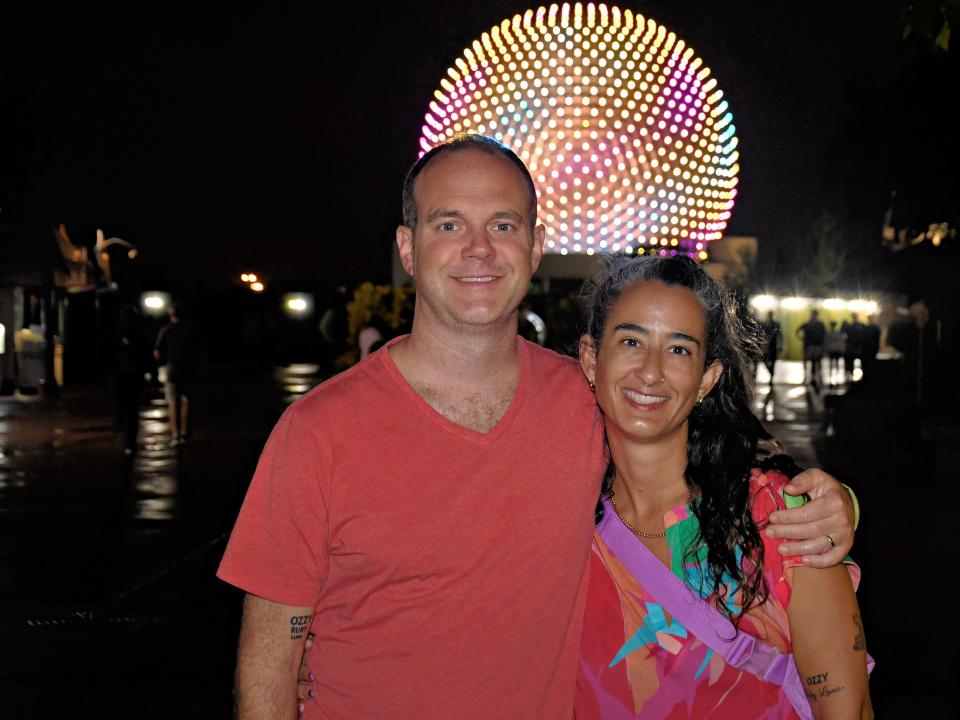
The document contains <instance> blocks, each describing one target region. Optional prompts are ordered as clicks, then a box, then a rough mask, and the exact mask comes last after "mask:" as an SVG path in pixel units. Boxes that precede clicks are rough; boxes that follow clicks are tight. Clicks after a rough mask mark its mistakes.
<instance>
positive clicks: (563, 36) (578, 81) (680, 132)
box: [420, 3, 739, 259]
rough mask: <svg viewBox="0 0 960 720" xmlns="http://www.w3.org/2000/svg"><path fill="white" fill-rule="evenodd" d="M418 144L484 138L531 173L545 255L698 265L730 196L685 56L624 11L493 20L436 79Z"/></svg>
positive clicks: (713, 119) (733, 184) (695, 74)
mask: <svg viewBox="0 0 960 720" xmlns="http://www.w3.org/2000/svg"><path fill="white" fill-rule="evenodd" d="M447 75H448V77H445V78H443V79H442V80H441V81H440V88H439V89H438V90H436V92H435V93H434V96H435V100H434V101H432V102H431V103H430V108H429V112H428V113H427V115H426V117H425V124H424V126H423V136H422V137H421V139H420V146H421V148H422V150H423V152H426V151H427V150H429V149H430V148H432V147H433V146H434V145H437V144H439V143H442V142H445V141H447V140H450V139H452V138H454V137H456V136H458V135H461V134H465V133H479V134H483V135H489V136H492V137H495V138H496V139H497V140H499V141H501V142H502V143H504V144H505V145H508V146H509V147H511V148H512V149H513V150H514V151H515V152H516V153H517V154H518V155H519V156H520V157H521V158H523V160H524V162H526V163H527V166H528V167H529V168H530V172H531V174H532V175H533V179H534V181H535V183H536V185H537V189H538V196H539V201H540V219H541V221H542V222H543V223H544V224H545V225H546V227H547V243H546V244H547V248H546V249H547V250H548V251H550V252H559V253H563V254H566V253H588V254H592V253H595V252H613V253H617V252H626V253H632V252H637V253H649V252H658V253H661V254H668V253H670V254H676V253H677V252H683V253H686V254H688V255H690V256H692V257H696V258H699V259H706V257H707V247H708V244H709V243H710V241H712V240H717V239H719V238H720V237H721V235H722V234H723V230H724V229H725V228H726V226H727V222H728V220H729V218H730V212H731V210H732V208H733V203H734V198H735V197H736V195H737V189H736V188H737V174H738V172H739V165H738V164H737V159H738V157H739V153H738V152H737V149H736V148H737V138H736V136H735V134H734V133H735V128H734V126H733V116H732V115H731V114H730V112H729V111H728V109H727V103H726V101H725V100H723V93H722V92H721V91H720V90H719V89H718V88H717V82H716V80H714V79H713V78H711V77H710V70H709V69H708V68H706V67H704V65H703V63H702V61H701V60H700V59H699V58H697V57H696V56H695V55H694V53H693V50H692V49H691V48H689V47H687V46H686V45H685V44H684V42H683V40H680V39H679V38H677V36H676V35H675V34H674V33H672V32H669V31H668V30H667V29H666V28H664V27H663V26H662V25H658V24H657V23H656V22H654V21H653V20H650V19H645V18H643V17H642V16H641V15H638V14H636V13H633V12H631V11H630V10H620V9H619V8H616V7H607V6H606V5H593V4H592V3H591V4H586V5H584V4H581V3H577V4H574V5H570V4H563V5H551V6H550V7H549V8H543V7H541V8H540V9H538V10H536V11H533V10H528V11H527V12H526V13H524V14H523V15H522V16H521V15H517V16H515V17H514V18H513V19H512V20H511V19H507V20H504V21H503V22H502V23H500V24H499V25H497V26H495V27H493V28H492V29H491V30H490V32H487V33H484V34H483V35H482V36H481V38H480V39H479V40H476V41H474V42H473V44H472V46H471V47H469V48H467V49H466V50H464V51H463V55H462V56H461V57H459V58H457V60H456V61H455V63H454V66H453V67H451V68H450V69H449V70H448V71H447Z"/></svg>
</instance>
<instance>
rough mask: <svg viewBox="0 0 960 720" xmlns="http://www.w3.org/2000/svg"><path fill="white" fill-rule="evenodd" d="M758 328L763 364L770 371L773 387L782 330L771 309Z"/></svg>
mask: <svg viewBox="0 0 960 720" xmlns="http://www.w3.org/2000/svg"><path fill="white" fill-rule="evenodd" d="M760 330H761V332H762V333H763V364H764V365H765V366H766V368H767V372H769V373H770V387H773V372H774V370H775V369H776V367H777V358H778V357H780V350H781V348H782V347H783V332H782V330H781V328H780V323H779V322H777V320H776V318H774V316H773V310H770V311H769V312H768V313H767V319H766V320H764V321H763V322H762V323H760Z"/></svg>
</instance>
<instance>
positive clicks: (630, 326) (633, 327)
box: [613, 323, 700, 347]
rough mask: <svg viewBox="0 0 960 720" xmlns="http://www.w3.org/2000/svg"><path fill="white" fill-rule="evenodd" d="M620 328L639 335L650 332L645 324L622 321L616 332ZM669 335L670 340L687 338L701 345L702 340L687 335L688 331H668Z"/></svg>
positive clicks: (615, 330) (698, 345)
mask: <svg viewBox="0 0 960 720" xmlns="http://www.w3.org/2000/svg"><path fill="white" fill-rule="evenodd" d="M618 330H626V331H627V332H635V333H637V334H638V335H649V334H650V331H649V330H647V329H646V328H645V327H644V326H643V325H637V324H636V323H620V324H619V325H617V326H616V327H615V328H614V329H613V331H614V332H617V331H618ZM667 337H668V338H669V339H670V340H686V341H687V342H691V343H693V344H694V345H696V346H697V347H700V341H699V340H697V339H696V338H695V337H693V336H692V335H687V334H686V333H682V332H672V333H667Z"/></svg>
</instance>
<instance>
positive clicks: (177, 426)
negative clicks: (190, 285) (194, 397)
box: [153, 303, 198, 446]
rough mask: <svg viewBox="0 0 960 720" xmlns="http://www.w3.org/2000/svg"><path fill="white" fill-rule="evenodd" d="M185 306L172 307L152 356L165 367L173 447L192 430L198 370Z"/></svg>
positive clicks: (192, 331) (191, 327)
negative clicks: (191, 421) (195, 377)
mask: <svg viewBox="0 0 960 720" xmlns="http://www.w3.org/2000/svg"><path fill="white" fill-rule="evenodd" d="M183 315H184V311H183V307H182V306H181V305H179V304H176V303H174V304H173V305H171V306H170V311H169V316H170V322H169V323H167V324H166V325H164V326H163V327H162V328H160V333H159V334H158V335H157V343H156V346H155V347H154V349H153V357H154V359H155V360H156V361H157V364H158V365H163V366H165V367H166V378H165V379H164V394H165V395H166V398H167V413H168V416H169V418H170V434H171V439H170V445H171V446H174V445H183V444H184V443H186V442H187V437H188V433H189V431H190V425H189V421H190V396H191V394H192V388H193V382H194V376H195V374H196V370H197V354H198V348H197V336H196V333H195V332H194V329H193V326H192V325H191V324H190V323H189V322H186V321H184V319H183Z"/></svg>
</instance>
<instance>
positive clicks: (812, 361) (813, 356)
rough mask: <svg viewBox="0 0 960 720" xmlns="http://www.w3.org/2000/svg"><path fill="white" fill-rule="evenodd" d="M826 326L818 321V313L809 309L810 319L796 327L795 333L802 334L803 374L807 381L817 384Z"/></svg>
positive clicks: (820, 370)
mask: <svg viewBox="0 0 960 720" xmlns="http://www.w3.org/2000/svg"><path fill="white" fill-rule="evenodd" d="M826 334H827V328H826V327H825V326H824V324H823V323H822V322H821V321H820V313H819V312H817V311H816V310H811V311H810V319H809V320H807V321H806V322H805V323H803V325H801V326H800V327H798V328H797V335H798V336H799V335H803V374H804V376H805V377H806V379H807V382H809V383H813V384H814V385H815V386H816V385H818V384H819V382H820V379H821V377H820V376H821V373H822V371H823V367H822V361H823V342H824V339H825V338H826Z"/></svg>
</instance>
